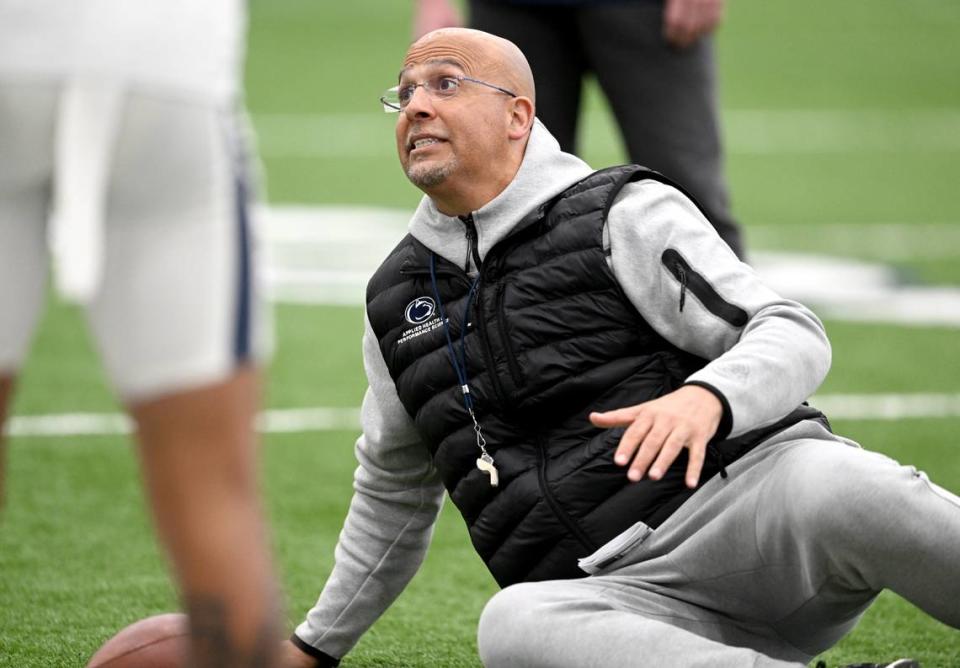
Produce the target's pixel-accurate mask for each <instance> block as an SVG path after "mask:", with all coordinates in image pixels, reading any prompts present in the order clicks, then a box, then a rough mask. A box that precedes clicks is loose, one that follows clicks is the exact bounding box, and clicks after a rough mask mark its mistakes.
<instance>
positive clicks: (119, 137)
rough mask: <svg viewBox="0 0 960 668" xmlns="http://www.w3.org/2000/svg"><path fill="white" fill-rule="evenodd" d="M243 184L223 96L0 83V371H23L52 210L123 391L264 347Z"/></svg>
mask: <svg viewBox="0 0 960 668" xmlns="http://www.w3.org/2000/svg"><path fill="white" fill-rule="evenodd" d="M248 184H249V179H248V159H247V155H246V151H245V148H244V137H243V128H242V124H241V122H240V121H239V120H238V115H237V113H235V110H234V109H233V108H228V107H226V105H224V104H222V103H217V102H214V101H212V100H210V99H207V98H202V97H198V98H192V97H191V96H189V95H186V94H182V95H177V94H174V93H154V92H151V91H149V90H146V89H143V88H142V87H135V86H123V85H120V84H109V82H107V83H104V82H103V81H102V80H101V81H100V82H98V83H97V84H96V86H94V87H92V88H89V87H87V88H85V87H84V83H83V82H82V81H79V83H78V81H77V80H67V81H62V82H56V81H43V80H29V79H23V78H12V79H7V80H4V79H2V78H0V374H6V373H13V372H15V371H16V369H17V368H18V367H19V366H20V365H21V363H22V361H23V359H24V357H25V355H26V352H27V349H28V347H29V342H30V338H31V334H32V332H33V330H34V328H35V325H36V321H37V318H38V314H39V313H40V308H41V305H42V303H43V298H44V294H45V282H46V281H45V279H46V275H47V271H48V265H49V262H48V258H49V252H48V246H47V235H48V231H49V230H48V218H49V215H50V214H51V213H53V214H54V221H55V227H54V229H53V230H52V237H53V241H54V243H55V244H57V250H58V253H59V254H60V255H61V256H62V257H63V258H65V260H64V262H65V264H64V266H63V269H64V270H65V271H66V272H68V273H69V272H73V273H71V274H70V275H71V276H74V277H76V276H80V289H79V290H78V292H77V293H76V294H77V295H78V296H81V297H83V298H84V299H85V300H86V298H89V300H88V306H87V310H86V312H87V317H88V322H89V325H90V328H91V330H92V332H93V335H94V338H95V340H96V344H97V347H98V349H99V352H100V354H101V356H102V358H103V360H104V363H105V366H106V369H107V372H108V375H109V377H110V378H111V380H112V382H113V384H114V385H115V387H116V389H117V390H118V392H119V394H120V395H121V396H122V397H123V398H124V399H125V400H126V401H128V402H134V401H139V400H143V399H148V398H152V397H155V396H159V395H162V394H165V393H169V392H175V391H179V390H183V389H189V388H192V387H199V386H203V385H207V384H210V383H214V382H217V381H220V380H223V379H225V378H227V377H228V376H229V375H231V374H232V373H233V372H234V371H235V370H236V369H237V368H238V367H239V366H240V365H243V364H245V363H248V362H256V361H258V360H260V359H262V358H263V357H265V356H266V355H267V354H268V351H269V348H270V331H269V318H268V317H267V313H266V311H265V309H266V307H265V301H264V299H263V298H262V290H261V280H260V272H258V271H257V267H256V262H255V255H254V247H255V240H254V238H253V229H252V225H251V219H250V214H251V207H250V197H251V192H250V188H249V186H248ZM71 262H72V263H74V264H70V263H71ZM85 271H86V272H89V271H93V273H92V274H90V273H87V274H84V272H85ZM88 279H89V280H88ZM84 281H87V282H86V283H84ZM67 283H68V284H70V281H69V277H68V280H67ZM73 285H77V283H76V281H74V283H73Z"/></svg>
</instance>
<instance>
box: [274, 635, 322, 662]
mask: <svg viewBox="0 0 960 668" xmlns="http://www.w3.org/2000/svg"><path fill="white" fill-rule="evenodd" d="M280 665H281V666H282V667H283V668H317V666H319V665H320V664H319V663H318V662H317V660H316V659H314V658H313V657H312V656H310V655H309V654H307V653H306V652H302V651H300V649H299V648H298V647H297V646H296V645H294V644H293V643H292V642H290V641H289V640H284V641H283V648H282V649H281V650H280Z"/></svg>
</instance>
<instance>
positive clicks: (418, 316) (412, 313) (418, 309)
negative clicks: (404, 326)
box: [403, 297, 437, 325]
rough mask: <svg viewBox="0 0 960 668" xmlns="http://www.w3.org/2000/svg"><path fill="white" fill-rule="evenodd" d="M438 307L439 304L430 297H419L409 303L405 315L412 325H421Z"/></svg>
mask: <svg viewBox="0 0 960 668" xmlns="http://www.w3.org/2000/svg"><path fill="white" fill-rule="evenodd" d="M436 309H437V306H436V304H434V303H433V300H432V299H430V297H417V298H416V299H414V300H413V301H412V302H410V303H409V304H407V308H406V310H405V311H404V312H403V316H404V317H405V318H406V319H407V322H409V323H410V324H411V325H419V324H421V323H424V322H426V321H427V320H429V319H430V318H431V316H433V312H434V311H435V310H436Z"/></svg>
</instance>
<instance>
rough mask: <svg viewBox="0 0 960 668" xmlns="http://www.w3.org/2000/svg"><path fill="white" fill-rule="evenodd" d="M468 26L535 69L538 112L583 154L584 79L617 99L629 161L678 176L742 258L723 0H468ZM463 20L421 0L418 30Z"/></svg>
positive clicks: (431, 0)
mask: <svg viewBox="0 0 960 668" xmlns="http://www.w3.org/2000/svg"><path fill="white" fill-rule="evenodd" d="M467 4H468V8H469V24H470V27H471V28H476V29H478V30H483V31H485V32H489V33H493V34H494V35H499V36H501V37H504V38H506V39H508V40H510V41H511V42H513V43H514V44H516V45H517V46H518V47H520V50H521V51H523V53H524V55H525V56H526V57H527V60H528V61H529V62H530V66H531V68H532V69H533V76H534V80H535V81H536V85H537V96H538V99H539V105H538V107H537V114H538V117H539V118H540V120H541V121H543V123H544V125H546V126H547V128H548V129H549V130H550V133H551V134H552V135H553V136H554V137H556V138H557V140H558V141H559V142H560V148H562V149H563V150H564V151H566V152H568V153H576V152H577V148H578V147H577V144H576V139H577V127H578V121H579V120H580V106H581V102H582V92H583V81H584V77H585V76H586V75H588V74H593V75H595V76H596V78H597V82H598V83H599V84H600V87H601V88H602V89H603V92H604V94H605V95H606V97H607V99H608V100H609V102H610V107H611V109H612V111H613V114H614V116H615V117H616V120H617V124H618V125H619V127H620V132H621V134H622V136H623V139H624V142H625V144H626V149H627V153H628V155H629V158H630V162H633V163H636V164H639V165H644V166H645V167H649V168H650V169H654V170H656V171H658V172H661V173H662V174H664V175H665V176H667V177H669V178H671V179H673V180H674V181H677V182H678V183H680V184H681V185H683V187H684V188H686V189H687V191H688V192H689V193H690V194H691V195H693V197H694V198H696V200H697V202H698V203H699V204H700V205H701V206H703V208H704V209H705V210H706V211H707V213H708V214H709V215H710V220H711V222H712V223H713V225H714V227H715V228H716V230H717V232H718V233H719V234H720V237H721V238H722V239H723V240H724V241H726V242H727V245H729V246H730V248H732V249H733V251H734V252H735V253H736V254H737V256H738V257H740V258H741V259H743V258H745V249H744V245H743V238H742V233H741V230H740V226H739V225H738V224H737V222H736V220H735V219H734V217H733V214H732V213H731V211H730V198H729V194H728V189H727V183H726V179H725V178H724V174H723V149H722V144H721V138H720V128H719V120H718V113H717V92H716V88H717V83H716V66H715V62H714V46H713V32H714V30H715V29H716V27H717V25H718V24H719V23H720V21H721V19H722V17H723V10H724V0H469V2H468V3H467ZM460 24H461V20H460V16H459V14H458V12H457V10H456V8H455V7H454V5H453V4H452V2H451V0H417V1H416V7H415V12H414V33H415V34H414V38H416V37H420V36H421V35H423V34H426V33H427V32H430V31H431V30H434V29H436V28H444V27H452V26H457V25H460Z"/></svg>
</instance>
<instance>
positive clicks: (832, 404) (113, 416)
mask: <svg viewBox="0 0 960 668" xmlns="http://www.w3.org/2000/svg"><path fill="white" fill-rule="evenodd" d="M810 403H811V404H813V405H814V406H816V407H817V408H819V409H820V410H822V411H823V412H824V413H826V414H827V416H828V417H830V418H831V419H833V420H904V419H910V418H957V417H960V393H955V394H949V393H947V394H934V393H922V394H823V395H818V396H815V397H813V398H812V399H811V400H810ZM257 427H258V429H259V430H260V431H261V432H262V433H265V434H292V433H304V432H316V431H356V430H358V429H359V428H360V409H359V408H335V407H330V406H317V407H314V408H279V409H272V410H268V411H264V412H263V413H261V414H260V416H259V419H258V420H257ZM131 432H132V425H131V423H130V421H129V419H127V418H126V417H125V416H124V415H122V414H119V413H62V414H59V415H17V416H14V417H13V418H11V420H10V423H9V425H8V426H7V430H6V433H7V435H9V436H11V437H14V438H29V437H47V438H50V437H64V436H121V435H126V434H130V433H131Z"/></svg>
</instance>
